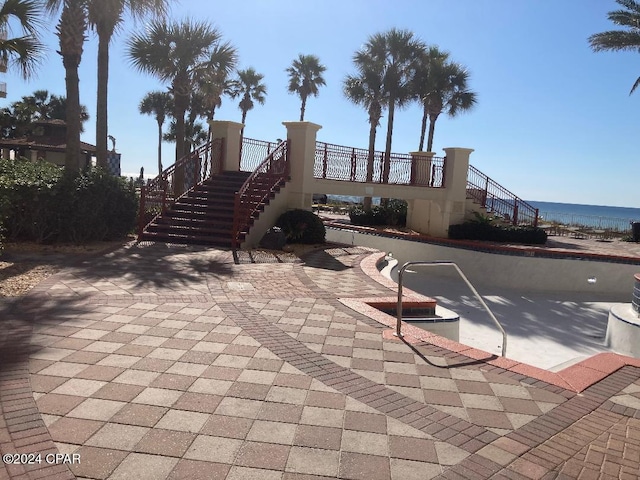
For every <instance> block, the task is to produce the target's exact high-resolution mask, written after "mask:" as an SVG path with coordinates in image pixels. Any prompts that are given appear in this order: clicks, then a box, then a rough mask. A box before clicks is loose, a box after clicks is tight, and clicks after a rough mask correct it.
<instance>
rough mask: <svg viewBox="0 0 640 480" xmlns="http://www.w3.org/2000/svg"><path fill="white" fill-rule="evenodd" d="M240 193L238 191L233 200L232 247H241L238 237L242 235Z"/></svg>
mask: <svg viewBox="0 0 640 480" xmlns="http://www.w3.org/2000/svg"><path fill="white" fill-rule="evenodd" d="M239 229H240V193H238V192H236V193H235V197H234V202H233V234H232V235H231V248H233V249H236V248H239V247H240V242H239V241H238V238H239V236H240V232H239V231H238V230H239Z"/></svg>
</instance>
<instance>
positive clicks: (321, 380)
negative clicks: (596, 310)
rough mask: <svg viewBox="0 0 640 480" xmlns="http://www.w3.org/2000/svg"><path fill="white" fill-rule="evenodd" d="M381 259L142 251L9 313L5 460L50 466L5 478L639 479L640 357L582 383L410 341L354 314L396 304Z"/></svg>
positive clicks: (65, 276)
mask: <svg viewBox="0 0 640 480" xmlns="http://www.w3.org/2000/svg"><path fill="white" fill-rule="evenodd" d="M376 255H379V254H376V253H375V252H374V251H372V250H370V249H366V248H360V247H344V248H342V247H335V248H327V249H325V250H319V251H314V252H312V253H310V254H308V255H307V256H305V257H304V261H303V262H295V261H293V260H292V259H291V258H290V257H283V258H276V257H273V258H272V261H273V262H274V263H259V264H240V265H235V264H234V263H233V258H232V255H231V252H227V251H220V250H211V249H201V248H189V247H179V246H168V245H164V244H140V245H137V246H131V247H129V248H126V249H122V250H119V251H116V252H114V253H112V254H110V255H106V256H104V257H102V258H99V259H93V260H90V261H85V262H83V263H81V264H78V265H75V266H70V267H68V268H66V269H64V270H63V271H62V272H60V273H59V274H57V275H55V276H54V277H51V278H49V279H47V280H46V281H45V282H43V283H42V284H40V285H39V286H38V287H37V288H36V289H35V290H34V291H33V292H32V293H31V294H30V295H28V296H27V297H24V298H22V299H21V300H20V301H19V302H6V303H4V304H2V305H1V306H0V310H1V311H0V317H1V318H2V327H3V331H2V333H0V347H1V348H2V349H1V350H0V352H1V357H2V358H0V360H1V361H2V363H1V367H0V409H1V410H0V413H1V414H2V415H1V416H0V450H1V451H2V453H3V454H15V453H25V454H33V453H36V452H39V453H41V454H42V459H41V461H40V462H39V463H38V462H37V461H36V462H35V464H34V465H16V464H13V465H11V464H7V462H5V464H4V468H3V469H0V479H2V480H4V479H5V478H12V479H13V478H20V479H36V478H52V479H53V478H56V479H67V478H91V479H103V478H112V479H136V480H137V479H141V480H143V479H154V480H155V479H164V478H171V479H225V478H227V479H267V480H269V479H287V480H289V479H300V480H303V479H308V480H311V479H313V478H345V479H366V480H370V479H372V480H375V479H389V478H391V479H398V480H400V479H402V480H411V479H414V478H415V479H428V478H449V479H459V478H468V479H472V478H511V479H519V478H529V479H539V478H544V479H551V478H638V471H640V470H639V469H640V413H639V410H638V409H640V380H639V379H640V370H638V368H637V367H636V366H634V365H636V363H634V361H631V360H629V361H627V360H625V359H621V358H619V357H617V356H614V355H610V356H607V357H606V358H607V362H608V364H609V365H611V364H614V365H615V366H616V367H615V368H610V366H606V365H600V364H597V365H596V366H594V365H593V364H592V365H591V366H590V367H589V368H587V367H580V368H582V369H583V370H584V371H587V370H588V373H589V374H588V375H586V377H585V378H586V380H585V378H583V377H580V375H578V373H579V372H582V370H580V368H577V369H574V370H572V372H578V373H576V375H578V377H580V378H577V381H576V382H573V383H572V382H569V381H568V380H567V379H566V378H565V377H561V376H554V375H555V374H554V375H551V374H550V375H549V376H548V378H547V377H545V376H544V375H543V374H536V375H535V376H534V377H532V376H529V375H528V374H527V372H528V370H527V369H526V368H524V369H523V368H522V367H521V366H518V365H515V362H509V361H505V360H502V359H496V358H492V357H490V356H488V355H485V354H483V353H482V352H479V351H477V350H473V349H465V348H462V347H461V346H458V347H456V346H455V345H454V343H453V342H440V341H435V340H434V339H431V340H430V339H429V337H428V336H427V337H423V338H422V339H420V338H413V337H411V336H408V337H406V339H405V340H406V341H400V340H398V339H397V338H395V337H393V336H392V335H390V328H389V326H388V325H385V324H384V323H380V322H378V321H376V320H375V319H374V318H371V316H369V315H365V314H364V313H362V312H365V313H366V312H367V309H362V310H357V309H356V310H354V309H352V308H349V305H351V306H353V305H358V304H359V302H363V301H365V300H366V299H370V298H384V297H390V296H392V295H393V294H394V292H393V290H391V289H390V288H389V287H388V286H386V285H384V282H382V283H381V282H379V281H376V280H375V279H372V278H371V277H370V276H368V275H367V273H365V272H369V270H370V268H366V265H369V266H370V265H371V264H372V261H374V260H375V256H376ZM263 260H265V259H263ZM363 265H364V266H365V267H363ZM363 268H364V269H363ZM369 273H370V272H369ZM625 364H626V366H625ZM620 367H621V368H620ZM616 368H618V369H617V371H615V372H614V373H611V372H613V371H614V370H615V369H616ZM594 371H596V372H598V373H599V374H600V375H599V376H598V375H597V376H595V377H594V376H593V372H594ZM603 377H604V378H603ZM541 378H542V379H541ZM545 379H546V380H545ZM597 380H600V381H597ZM594 382H595V383H594ZM572 385H573V387H572ZM578 391H579V392H578ZM47 453H54V454H55V453H59V454H63V455H64V454H68V455H69V456H68V457H64V456H62V455H61V456H60V457H58V458H57V463H55V462H53V463H47V459H49V460H56V457H46V454H47ZM73 454H77V455H79V458H80V462H79V463H78V462H77V461H76V462H74V460H77V458H78V457H73V456H72V455H73ZM12 458H15V456H14V457H12ZM25 459H28V458H26V457H25ZM32 460H35V459H34V458H32ZM65 462H66V463H65Z"/></svg>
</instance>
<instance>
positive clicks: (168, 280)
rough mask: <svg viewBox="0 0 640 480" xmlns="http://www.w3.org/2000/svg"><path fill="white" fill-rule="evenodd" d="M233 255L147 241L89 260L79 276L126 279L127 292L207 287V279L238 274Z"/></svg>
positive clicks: (82, 277)
mask: <svg viewBox="0 0 640 480" xmlns="http://www.w3.org/2000/svg"><path fill="white" fill-rule="evenodd" d="M232 264H233V260H232V258H231V252H230V251H229V252H227V251H222V250H219V249H215V248H211V247H203V246H195V245H194V246H191V245H175V244H166V243H153V242H143V243H140V244H135V245H132V246H130V247H128V248H123V249H119V250H117V251H115V252H113V253H110V254H108V255H105V256H102V257H99V258H94V259H90V260H85V261H83V262H81V263H79V264H78V265H77V268H78V269H79V270H80V271H79V272H77V273H75V272H74V274H76V275H77V276H78V277H79V278H80V279H82V280H85V281H87V282H89V283H91V282H93V281H109V282H112V283H114V284H116V285H117V284H118V282H121V281H123V280H124V282H125V283H126V284H127V289H167V288H172V287H188V286H190V285H195V284H198V285H206V280H207V277H211V276H213V277H215V278H217V279H225V278H231V277H233V275H234V271H233V268H232Z"/></svg>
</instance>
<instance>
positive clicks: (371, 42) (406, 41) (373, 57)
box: [354, 28, 425, 183]
mask: <svg viewBox="0 0 640 480" xmlns="http://www.w3.org/2000/svg"><path fill="white" fill-rule="evenodd" d="M424 51H425V44H424V43H423V42H422V41H421V40H418V39H417V38H416V37H415V36H414V34H413V33H412V32H410V31H409V30H398V29H396V28H392V29H391V30H389V31H387V32H385V33H376V34H375V35H372V36H371V37H369V39H368V40H367V43H365V45H364V46H363V47H362V48H361V49H360V50H359V51H357V52H356V54H355V56H354V63H356V64H362V65H371V66H375V67H376V68H378V69H379V74H380V75H381V77H382V79H383V82H382V84H383V89H384V92H385V97H386V102H385V103H386V105H387V107H388V108H389V117H388V120H387V122H388V123H387V140H386V145H385V152H384V166H383V173H382V181H383V183H387V182H388V181H389V170H390V166H391V140H392V137H393V120H394V115H395V109H396V107H403V106H405V105H406V104H407V103H408V102H409V101H410V100H411V98H412V89H411V84H412V80H413V76H414V73H415V70H416V67H417V62H418V59H419V58H420V56H421V55H422V53H423V52H424Z"/></svg>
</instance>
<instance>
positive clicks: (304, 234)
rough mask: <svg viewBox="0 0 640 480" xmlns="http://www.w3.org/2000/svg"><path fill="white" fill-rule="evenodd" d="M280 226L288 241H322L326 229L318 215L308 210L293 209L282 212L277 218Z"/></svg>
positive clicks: (277, 224)
mask: <svg viewBox="0 0 640 480" xmlns="http://www.w3.org/2000/svg"><path fill="white" fill-rule="evenodd" d="M276 227H280V228H281V229H282V231H283V232H284V234H285V236H286V237H287V242H289V243H308V244H311V243H324V239H325V236H326V230H325V228H324V224H323V223H322V220H320V217H318V216H317V215H316V214H315V213H313V212H310V211H308V210H302V209H295V210H289V211H287V212H284V213H283V214H282V215H280V218H278V221H277V222H276Z"/></svg>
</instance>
